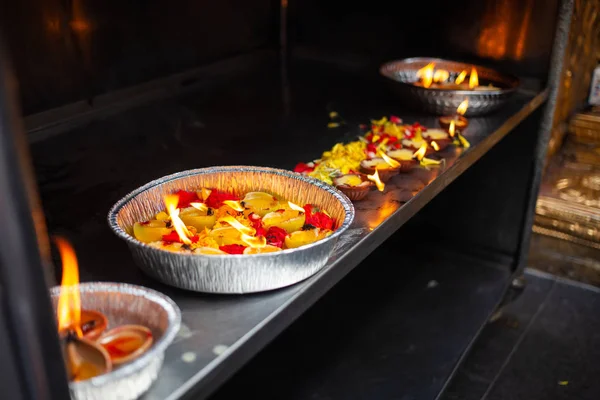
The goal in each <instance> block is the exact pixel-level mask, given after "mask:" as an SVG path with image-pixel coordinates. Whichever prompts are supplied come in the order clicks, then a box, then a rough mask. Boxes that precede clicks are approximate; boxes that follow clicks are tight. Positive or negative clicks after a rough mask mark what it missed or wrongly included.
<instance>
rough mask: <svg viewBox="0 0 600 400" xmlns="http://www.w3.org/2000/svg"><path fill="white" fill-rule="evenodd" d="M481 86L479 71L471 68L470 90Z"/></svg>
mask: <svg viewBox="0 0 600 400" xmlns="http://www.w3.org/2000/svg"><path fill="white" fill-rule="evenodd" d="M477 86H479V77H478V76H477V69H476V68H475V67H473V68H471V75H469V89H474V88H476V87H477Z"/></svg>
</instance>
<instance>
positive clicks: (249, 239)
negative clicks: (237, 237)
mask: <svg viewBox="0 0 600 400" xmlns="http://www.w3.org/2000/svg"><path fill="white" fill-rule="evenodd" d="M242 242H244V243H246V244H247V245H248V246H249V247H252V248H253V249H261V248H263V247H265V246H266V245H267V239H266V238H265V237H264V236H250V235H246V234H245V233H242Z"/></svg>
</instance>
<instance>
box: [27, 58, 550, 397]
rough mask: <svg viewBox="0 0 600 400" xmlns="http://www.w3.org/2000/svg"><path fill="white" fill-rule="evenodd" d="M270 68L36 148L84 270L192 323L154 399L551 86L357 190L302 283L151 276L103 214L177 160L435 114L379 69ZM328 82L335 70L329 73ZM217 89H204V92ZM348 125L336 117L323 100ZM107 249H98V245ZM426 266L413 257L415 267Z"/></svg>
mask: <svg viewBox="0 0 600 400" xmlns="http://www.w3.org/2000/svg"><path fill="white" fill-rule="evenodd" d="M281 78H282V77H281V76H280V75H279V70H278V69H276V68H273V69H271V70H268V69H264V70H262V72H258V73H255V74H252V75H249V76H245V77H242V78H239V79H231V80H230V82H228V84H227V85H226V86H225V87H220V88H219V90H218V91H217V90H214V91H211V90H208V89H207V90H206V91H204V92H202V93H191V94H186V95H185V96H180V97H176V98H171V99H167V100H162V101H158V102H155V103H153V104H149V105H145V106H143V107H139V108H136V109H131V110H128V111H125V112H122V113H120V114H118V115H114V116H111V117H109V118H106V119H104V120H102V121H95V122H92V123H90V124H88V125H87V126H85V127H80V128H76V129H73V130H71V131H69V132H68V133H65V134H62V135H60V136H56V137H53V138H49V139H47V140H45V141H41V142H38V143H36V144H35V145H34V146H33V148H32V153H33V160H34V164H35V167H36V170H37V173H38V180H39V184H40V190H41V195H42V200H43V203H44V206H45V210H46V215H47V218H48V223H49V228H50V231H51V232H60V233H62V234H65V235H66V236H67V237H68V238H70V239H71V240H72V241H73V243H74V246H75V248H76V250H77V252H78V256H79V259H80V268H81V276H82V279H83V280H85V281H90V280H109V281H121V282H130V283H136V284H141V285H145V286H149V287H153V288H155V289H157V290H160V291H162V292H164V293H165V294H167V295H169V296H171V297H172V298H173V299H174V300H175V301H176V302H177V303H178V305H179V306H180V307H181V309H182V311H183V323H184V328H183V329H182V331H181V332H180V335H179V337H178V338H177V340H176V342H175V343H174V344H173V345H172V346H171V347H170V348H169V349H168V350H167V352H166V358H165V365H164V367H163V369H162V371H161V373H160V376H159V378H158V380H157V382H156V383H155V384H154V386H153V387H152V388H151V390H150V391H149V392H148V393H147V395H146V396H144V399H146V400H155V399H156V400H158V399H176V398H179V397H181V396H183V395H185V394H186V393H188V392H189V391H191V390H193V391H194V392H195V393H197V396H199V397H197V398H200V397H202V396H207V395H208V394H210V393H211V392H212V391H213V390H214V389H215V388H217V387H218V386H219V385H220V384H221V383H222V382H224V381H225V380H226V379H228V378H229V377H230V376H231V375H232V374H233V373H234V372H235V371H236V370H238V369H239V368H240V367H241V366H242V365H243V364H244V363H245V362H246V361H248V360H249V359H250V358H251V357H253V356H254V355H255V354H257V353H258V352H259V351H260V350H261V349H262V348H263V347H264V346H265V345H266V344H267V343H269V342H270V341H271V340H272V339H273V338H275V337H276V336H277V335H278V334H279V333H280V332H281V331H282V330H283V329H285V328H286V327H287V326H289V325H290V324H291V323H292V322H293V321H294V320H295V319H297V318H298V317H299V316H300V315H301V314H302V313H303V312H304V311H306V310H307V309H308V308H309V307H310V306H311V305H312V304H313V303H314V302H316V301H317V300H318V299H319V298H320V297H321V296H323V294H325V293H326V292H327V291H328V290H329V289H330V288H331V287H333V286H334V285H335V284H336V283H337V282H338V281H340V280H341V279H342V278H343V277H344V276H345V275H346V274H348V273H349V272H350V271H351V270H352V269H353V268H355V267H356V266H357V265H358V264H359V263H360V262H361V261H362V260H363V259H364V258H365V257H367V256H368V255H369V254H370V253H371V252H372V251H373V250H374V249H376V248H377V247H378V246H379V245H381V244H382V243H383V242H384V241H385V240H386V239H388V237H390V235H392V234H393V233H394V232H395V231H396V230H398V229H399V228H400V227H401V226H402V225H403V224H404V223H405V222H407V221H408V220H409V219H410V218H411V217H413V216H414V215H415V214H416V213H417V212H418V211H419V210H421V209H422V208H423V207H424V206H425V205H426V204H427V203H428V202H429V201H430V200H432V199H433V198H434V197H435V196H436V195H437V194H438V193H439V192H440V191H442V190H443V189H444V188H445V187H447V186H448V185H449V184H450V183H451V182H452V181H453V180H454V179H456V178H457V177H458V176H460V175H461V174H462V173H463V172H464V171H465V170H467V169H468V168H469V167H470V166H472V165H473V164H474V163H475V162H476V161H477V160H478V159H479V158H481V157H482V156H483V155H484V154H485V153H486V152H487V151H488V150H490V149H491V148H492V147H493V146H494V145H495V144H497V143H498V142H499V141H500V140H501V139H502V138H503V137H504V136H505V135H507V134H508V133H509V132H510V131H511V130H512V129H513V128H515V127H516V126H517V125H518V124H519V123H520V122H521V121H523V120H524V119H525V118H527V117H528V116H529V115H530V114H531V113H532V112H533V111H534V110H536V109H537V108H538V107H540V105H541V104H543V103H544V101H545V99H546V96H547V93H546V92H541V93H539V94H537V95H531V94H528V93H518V94H517V95H516V96H515V97H514V99H513V100H512V101H511V103H510V104H509V105H507V106H506V107H505V108H503V109H502V110H501V111H499V112H497V113H496V114H494V115H491V116H489V117H487V118H477V119H475V118H473V119H471V123H470V126H469V129H468V130H467V131H466V132H465V136H466V137H467V139H468V140H469V141H470V142H471V147H470V148H469V149H468V150H466V151H463V150H462V149H456V148H450V149H447V150H446V151H445V152H444V153H443V156H444V158H445V159H446V163H445V165H444V166H442V167H441V168H437V169H431V170H425V169H418V170H414V171H413V172H411V173H408V174H403V175H401V176H397V177H395V178H393V179H392V180H391V181H390V182H389V183H388V185H387V187H386V190H385V192H384V193H379V192H372V193H371V194H370V195H369V196H368V197H367V199H366V200H364V201H362V202H360V203H357V204H356V209H357V215H356V220H355V222H354V224H353V226H352V227H351V229H349V230H348V232H347V234H346V235H345V236H343V237H342V238H341V240H340V243H339V244H338V246H337V248H336V250H335V254H334V256H333V257H332V258H331V260H330V261H329V263H328V265H327V266H326V267H325V268H324V269H323V270H322V271H321V272H320V273H319V274H317V275H315V276H314V277H312V278H310V279H308V280H306V281H304V282H301V283H299V284H297V285H295V286H292V287H289V288H286V289H282V290H278V291H274V292H269V293H263V294H257V295H245V296H214V295H202V294H198V293H190V292H185V291H181V290H176V289H173V288H170V287H166V286H164V285H161V284H159V283H157V282H155V281H152V280H150V279H149V278H147V277H145V276H144V275H142V274H141V272H140V271H139V270H138V269H137V268H136V267H135V266H134V265H133V263H132V260H131V257H130V255H129V253H128V250H127V247H126V245H125V244H124V243H122V242H120V241H119V240H118V239H117V238H116V237H114V236H112V234H111V233H110V231H109V229H108V226H107V225H106V221H105V218H106V213H107V212H108V209H109V207H110V206H111V205H112V204H113V203H114V202H115V201H116V200H117V199H119V198H120V197H121V196H122V195H124V194H125V193H127V192H128V191H130V190H132V189H134V188H135V187H137V186H139V185H141V184H143V183H145V182H147V181H149V180H151V179H154V178H157V177H160V176H163V175H166V174H168V173H173V172H176V171H180V170H185V169H191V168H198V167H202V166H209V165H227V164H238V165H240V164H250V165H251V164H255V165H266V166H276V167H285V168H291V167H293V165H294V164H295V162H297V161H306V160H310V159H312V158H316V157H317V156H319V154H320V153H321V152H322V151H323V150H325V149H327V148H328V147H330V146H331V145H332V144H334V143H336V142H338V141H340V140H349V139H352V137H353V136H354V135H355V134H356V131H355V130H354V129H353V128H352V127H354V126H357V124H358V123H363V122H366V121H368V119H369V118H379V117H381V116H382V115H389V114H396V115H398V116H400V117H402V118H404V119H405V121H407V122H412V121H419V122H421V123H422V124H424V125H427V126H434V125H436V119H435V118H431V117H427V116H423V115H417V114H410V115H409V114H406V113H403V112H402V109H403V108H401V107H400V106H398V105H397V99H396V98H395V97H393V95H391V94H388V92H387V91H386V90H385V89H386V88H385V85H384V84H383V83H382V82H381V81H379V80H372V79H362V78H359V77H356V76H352V75H345V74H343V73H341V72H339V71H335V70H332V69H327V68H322V67H314V66H306V65H303V64H298V65H292V68H291V69H290V76H289V77H283V78H284V79H283V82H284V87H283V90H282V87H281V82H282V80H281ZM320 82H326V84H321V83H320ZM207 99H208V101H207ZM331 110H335V111H337V112H339V113H340V115H341V116H342V117H343V118H345V120H346V122H347V125H345V126H342V127H340V128H338V129H327V128H326V124H327V122H328V121H327V118H328V117H327V115H328V111H331ZM99 249H102V251H98V250H99ZM417 267H418V266H417Z"/></svg>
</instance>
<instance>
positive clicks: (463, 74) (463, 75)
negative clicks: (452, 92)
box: [454, 69, 467, 85]
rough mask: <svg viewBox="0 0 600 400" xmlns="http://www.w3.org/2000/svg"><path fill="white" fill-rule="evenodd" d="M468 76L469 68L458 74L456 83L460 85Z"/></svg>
mask: <svg viewBox="0 0 600 400" xmlns="http://www.w3.org/2000/svg"><path fill="white" fill-rule="evenodd" d="M466 77H467V70H466V69H465V70H463V71H462V72H461V73H460V74H458V76H457V77H456V80H455V81H454V83H456V84H457V85H460V84H461V83H463V82H464V81H465V78H466Z"/></svg>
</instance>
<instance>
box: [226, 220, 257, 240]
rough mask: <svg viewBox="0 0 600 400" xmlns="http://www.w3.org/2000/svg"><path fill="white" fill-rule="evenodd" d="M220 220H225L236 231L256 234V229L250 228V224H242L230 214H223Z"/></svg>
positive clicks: (251, 234) (250, 234)
mask: <svg viewBox="0 0 600 400" xmlns="http://www.w3.org/2000/svg"><path fill="white" fill-rule="evenodd" d="M221 221H223V222H227V223H228V224H229V225H231V226H233V227H234V228H235V229H237V230H238V232H240V233H241V234H244V235H248V236H254V235H255V234H256V229H254V228H252V227H251V226H246V225H244V224H242V223H241V222H240V221H238V220H237V219H235V218H234V217H233V216H231V215H226V216H224V217H223V218H221Z"/></svg>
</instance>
